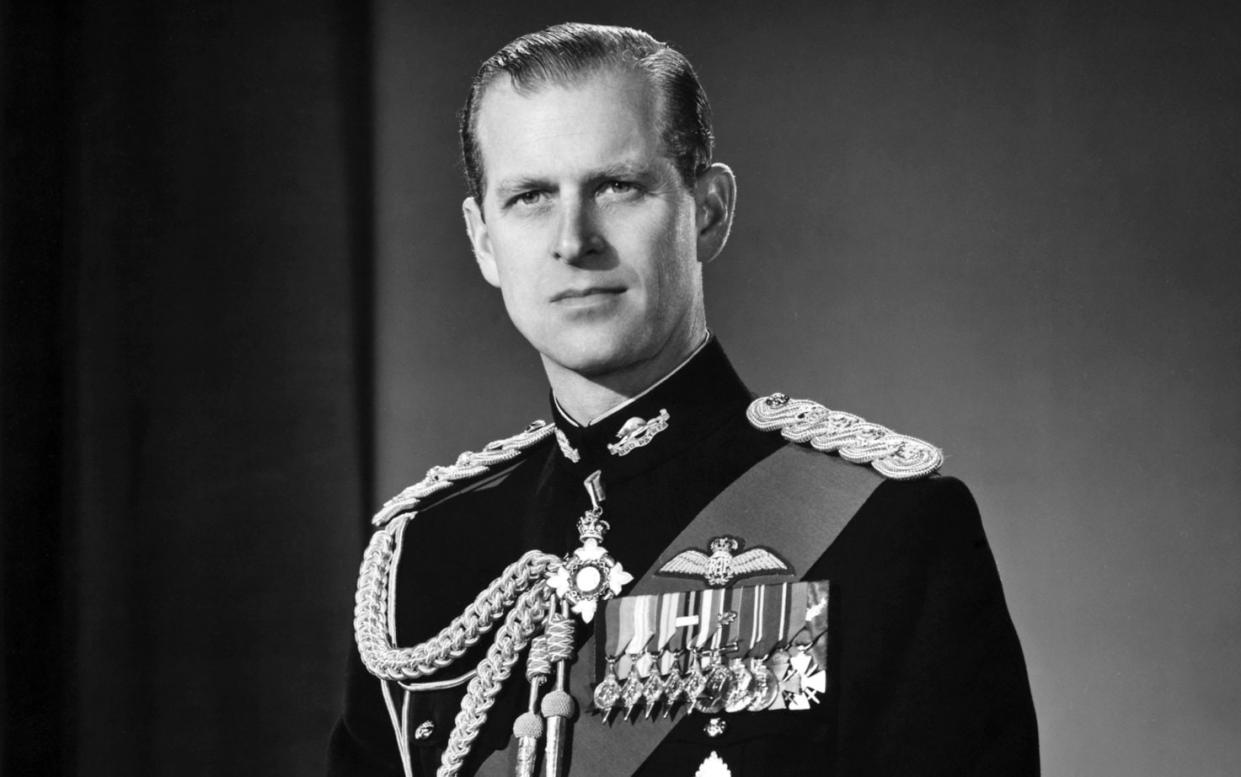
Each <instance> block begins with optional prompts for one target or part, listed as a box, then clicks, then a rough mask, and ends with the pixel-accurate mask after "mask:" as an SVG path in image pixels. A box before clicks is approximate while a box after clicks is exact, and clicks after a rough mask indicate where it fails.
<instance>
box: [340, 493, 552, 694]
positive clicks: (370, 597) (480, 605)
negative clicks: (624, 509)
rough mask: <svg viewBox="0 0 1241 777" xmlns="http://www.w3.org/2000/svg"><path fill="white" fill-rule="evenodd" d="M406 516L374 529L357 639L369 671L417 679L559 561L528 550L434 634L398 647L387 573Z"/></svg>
mask: <svg viewBox="0 0 1241 777" xmlns="http://www.w3.org/2000/svg"><path fill="white" fill-rule="evenodd" d="M407 520H408V515H402V516H399V517H398V518H397V519H395V520H393V521H392V522H390V523H389V524H388V525H387V526H385V527H384V528H383V529H381V530H379V531H377V532H375V534H374V535H373V536H372V537H371V541H370V543H369V545H368V546H367V548H366V552H365V553H364V554H363V556H362V566H361V568H360V569H359V571H358V592H357V596H356V598H355V606H354V610H353V629H354V639H355V640H356V641H357V644H358V654H359V655H360V656H361V658H362V663H363V664H364V665H365V666H366V669H367V671H369V672H370V673H371V674H373V675H375V676H376V677H379V678H380V679H384V680H416V679H418V678H420V677H425V676H427V675H430V674H433V673H434V672H436V671H437V670H439V669H441V668H443V667H446V666H448V665H450V664H451V663H452V662H453V661H455V660H456V659H458V658H460V657H461V656H462V655H463V654H464V653H465V652H466V651H467V650H468V649H469V648H470V647H471V646H473V645H474V644H475V643H477V642H478V640H479V639H481V638H482V637H483V636H484V635H486V634H487V633H488V632H489V631H491V629H492V627H493V626H494V625H495V624H496V622H497V621H499V620H500V618H501V617H503V616H504V614H505V612H506V611H507V610H508V608H509V607H511V606H512V605H513V602H515V601H520V600H519V598H518V597H519V596H522V595H523V594H522V592H523V591H525V592H527V593H529V591H528V590H527V589H531V586H532V585H534V584H535V583H536V582H538V581H541V580H542V579H543V578H544V577H545V576H546V573H547V568H548V566H549V565H551V564H553V563H557V562H559V561H560V559H559V558H557V557H556V556H553V555H551V554H549V553H542V552H540V551H537V550H532V551H529V552H527V553H526V554H524V555H523V556H522V557H521V558H520V559H518V560H517V561H516V562H514V563H513V564H510V565H509V566H508V567H506V568H505V569H504V571H503V572H502V573H501V574H500V576H499V577H497V578H496V579H495V580H493V581H492V582H491V584H490V585H488V586H487V588H485V589H484V590H483V591H482V592H481V593H480V594H479V595H478V596H477V597H476V598H475V599H474V601H473V602H472V603H470V604H469V605H468V606H467V607H466V608H465V610H464V611H463V612H462V613H461V614H460V615H458V616H457V617H456V618H454V619H453V621H452V622H451V623H449V624H448V626H446V627H445V628H444V629H442V630H441V631H440V632H439V633H438V634H436V635H435V636H434V637H432V638H431V639H429V640H427V641H425V642H423V643H421V644H419V645H415V646H414V647H409V648H398V647H397V646H395V645H394V644H392V641H391V639H390V638H389V636H388V617H387V615H388V576H389V573H390V571H391V566H392V555H393V547H394V546H395V543H396V537H397V536H399V534H400V532H401V530H402V529H403V528H404V526H405V523H406V522H407ZM531 590H534V589H531ZM547 595H548V594H547V593H544V594H542V596H547ZM511 616H512V613H510V617H511ZM493 647H494V646H493ZM471 687H473V682H471Z"/></svg>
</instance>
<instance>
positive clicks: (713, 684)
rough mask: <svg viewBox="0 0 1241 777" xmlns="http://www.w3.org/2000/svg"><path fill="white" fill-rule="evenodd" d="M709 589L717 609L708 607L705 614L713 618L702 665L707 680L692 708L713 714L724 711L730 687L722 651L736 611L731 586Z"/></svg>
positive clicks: (729, 676) (726, 643) (731, 681)
mask: <svg viewBox="0 0 1241 777" xmlns="http://www.w3.org/2000/svg"><path fill="white" fill-rule="evenodd" d="M705 593H706V592H705V591H704V594H705ZM712 593H713V594H714V596H713V598H714V599H715V608H716V611H711V610H708V611H707V613H709V615H707V617H710V618H711V619H712V621H713V622H714V623H713V625H714V628H713V629H711V634H710V637H711V639H710V650H709V652H708V660H707V666H706V668H705V669H704V674H705V676H706V681H705V682H704V683H703V684H702V687H701V688H700V689H699V690H698V694H697V697H696V701H695V703H694V709H696V710H698V711H699V712H707V713H711V714H715V713H717V712H723V710H724V703H725V701H726V700H727V698H728V693H729V691H731V690H732V683H733V675H732V672H731V671H730V670H729V668H728V666H727V665H726V664H725V663H724V660H723V654H724V651H725V650H726V649H727V648H728V647H729V645H728V638H729V634H730V633H731V628H732V625H733V623H735V622H736V620H737V613H736V611H734V610H732V609H731V605H732V601H733V591H732V589H724V590H723V591H714V592H712Z"/></svg>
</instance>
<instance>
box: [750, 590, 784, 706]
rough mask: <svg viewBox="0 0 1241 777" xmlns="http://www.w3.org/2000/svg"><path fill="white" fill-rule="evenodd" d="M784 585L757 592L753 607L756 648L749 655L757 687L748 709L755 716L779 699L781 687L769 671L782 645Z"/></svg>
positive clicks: (752, 689)
mask: <svg viewBox="0 0 1241 777" xmlns="http://www.w3.org/2000/svg"><path fill="white" fill-rule="evenodd" d="M785 585H787V584H783V585H764V586H760V587H759V588H758V591H757V594H758V595H757V597H756V601H755V603H754V606H755V610H756V616H755V619H754V626H755V635H754V638H753V639H754V645H753V647H751V648H750V653H749V662H750V673H751V674H752V675H754V683H753V685H752V686H751V693H752V696H753V701H751V702H750V706H749V707H748V709H749V710H751V711H753V712H757V711H759V710H765V709H767V708H769V707H771V705H772V703H773V702H775V700H776V699H777V698H778V697H779V695H780V683H779V682H778V681H777V680H776V677H775V675H773V674H772V673H771V670H770V669H768V667H767V660H768V658H770V656H771V654H772V652H773V651H774V650H775V648H776V645H777V644H778V643H779V641H780V619H781V617H782V612H781V608H780V604H781V597H780V592H781V591H782V590H783V588H784V586H785Z"/></svg>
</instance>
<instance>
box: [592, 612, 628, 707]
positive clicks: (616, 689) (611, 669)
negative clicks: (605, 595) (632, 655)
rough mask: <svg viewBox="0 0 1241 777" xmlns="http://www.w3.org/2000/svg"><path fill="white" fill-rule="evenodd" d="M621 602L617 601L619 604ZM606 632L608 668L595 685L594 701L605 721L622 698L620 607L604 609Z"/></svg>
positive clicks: (605, 656) (605, 655)
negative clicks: (617, 669) (618, 662)
mask: <svg viewBox="0 0 1241 777" xmlns="http://www.w3.org/2000/svg"><path fill="white" fill-rule="evenodd" d="M619 604H621V602H617V605H619ZM603 618H604V633H605V634H606V635H607V639H606V640H605V642H604V647H603V654H604V660H605V661H606V662H607V669H606V670H605V672H604V677H603V680H602V681H601V682H600V683H599V684H598V685H596V686H595V692H594V702H595V709H596V710H598V711H599V712H602V713H603V722H604V723H606V722H607V720H608V717H609V716H610V715H611V714H612V710H613V708H614V707H615V706H616V703H617V702H618V701H619V700H620V693H621V684H620V678H618V677H617V676H616V661H617V659H618V658H620V656H619V653H620V648H618V647H617V645H618V644H619V642H620V640H619V634H618V633H617V630H618V628H619V627H620V607H619V606H612V607H606V608H605V609H604V615H603Z"/></svg>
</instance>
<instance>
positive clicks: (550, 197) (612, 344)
mask: <svg viewBox="0 0 1241 777" xmlns="http://www.w3.org/2000/svg"><path fill="white" fill-rule="evenodd" d="M657 111H658V95H657V94H656V92H655V90H654V88H653V87H651V86H650V85H649V84H648V83H647V82H646V80H645V79H644V78H642V77H641V76H639V75H635V74H631V73H625V72H618V71H604V72H601V73H599V74H594V75H591V76H588V77H586V78H584V79H583V80H581V81H579V82H575V83H571V84H569V85H565V86H559V85H555V84H548V85H544V86H542V87H539V88H538V89H537V90H535V91H533V92H528V93H526V94H518V93H517V92H516V91H514V90H513V88H512V86H511V85H509V84H508V83H507V79H502V80H500V81H497V82H496V83H494V84H492V85H491V86H490V87H489V88H488V89H487V90H486V92H485V93H484V96H483V99H482V104H481V107H480V109H479V113H478V119H477V126H478V130H477V131H478V140H479V146H480V148H481V149H482V160H483V168H484V170H485V179H486V191H485V192H484V197H483V204H482V208H481V213H480V209H479V207H478V205H477V203H475V202H474V200H473V199H467V200H466V202H465V206H464V207H465V211H466V219H467V223H468V226H469V228H470V238H471V240H472V241H473V243H474V249H475V255H476V256H477V258H478V263H479V267H480V269H481V270H482V273H483V276H484V277H485V278H486V279H487V281H488V282H489V283H491V284H492V285H494V286H498V287H499V288H500V291H501V294H502V296H503V297H504V305H505V307H506V308H507V309H508V313H509V316H510V317H511V318H512V320H513V323H514V325H516V327H517V329H518V330H519V331H520V332H521V333H522V335H524V336H525V337H526V339H527V340H529V341H530V343H531V344H532V345H533V346H534V347H535V348H536V349H537V350H538V351H539V353H540V354H542V356H543V359H544V362H545V364H546V365H547V366H548V369H549V370H552V369H556V368H563V369H567V370H570V371H572V372H574V373H577V374H579V375H584V376H587V377H590V378H596V379H602V378H606V377H607V376H609V375H624V374H628V373H632V372H634V371H639V372H644V371H645V370H644V365H650V366H651V367H653V368H654V369H656V371H657V372H658V370H663V369H670V368H671V367H672V366H674V365H675V363H676V361H678V360H679V359H680V358H681V357H683V356H684V355H685V354H687V353H688V352H689V351H690V350H691V349H692V348H693V347H694V346H695V345H697V341H698V340H699V339H701V337H702V334H703V333H704V332H705V320H704V313H703V302H702V271H701V266H700V265H699V263H698V248H699V245H698V240H699V238H698V234H697V230H696V227H695V195H694V193H693V192H691V191H689V190H688V189H686V187H685V186H684V185H683V184H682V183H681V180H680V178H679V176H678V173H677V171H676V168H675V167H674V166H673V163H672V161H671V159H669V158H668V156H667V155H666V153H665V151H664V148H663V146H662V143H661V142H660V139H659V132H658V129H657V127H658V125H659V121H658V113H657ZM706 258H710V257H706ZM549 362H550V364H548V363H549ZM669 362H670V363H669ZM654 377H658V374H656V375H654Z"/></svg>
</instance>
